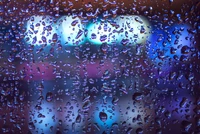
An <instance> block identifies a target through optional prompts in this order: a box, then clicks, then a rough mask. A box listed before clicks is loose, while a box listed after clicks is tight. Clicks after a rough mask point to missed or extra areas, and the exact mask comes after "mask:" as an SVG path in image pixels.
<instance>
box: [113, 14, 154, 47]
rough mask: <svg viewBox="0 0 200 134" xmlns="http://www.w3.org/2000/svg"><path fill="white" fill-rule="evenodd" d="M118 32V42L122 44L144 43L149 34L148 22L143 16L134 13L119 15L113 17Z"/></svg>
mask: <svg viewBox="0 0 200 134" xmlns="http://www.w3.org/2000/svg"><path fill="white" fill-rule="evenodd" d="M115 22H116V24H117V25H118V28H117V31H118V32H119V37H118V42H119V43H120V44H123V45H127V44H130V45H135V44H141V43H144V42H145V41H146V40H147V39H148V38H149V36H150V31H151V29H150V24H149V23H148V22H147V20H145V18H143V17H140V16H135V15H121V16H118V17H117V18H116V19H115Z"/></svg>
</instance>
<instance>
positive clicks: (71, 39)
mask: <svg viewBox="0 0 200 134" xmlns="http://www.w3.org/2000/svg"><path fill="white" fill-rule="evenodd" d="M57 31H58V36H59V37H60V40H61V43H62V45H64V44H66V45H69V46H77V45H81V44H83V43H84V41H85V29H84V25H83V24H82V23H81V20H80V18H78V17H73V16H62V17H61V18H60V19H59V20H58V21H57Z"/></svg>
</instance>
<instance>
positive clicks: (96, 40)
mask: <svg viewBox="0 0 200 134" xmlns="http://www.w3.org/2000/svg"><path fill="white" fill-rule="evenodd" d="M87 29H88V35H87V38H88V40H89V41H90V42H91V43H93V44H94V45H101V44H102V43H107V44H112V43H115V42H116V41H117V39H118V35H119V34H118V33H117V32H116V31H115V29H116V28H115V27H114V26H112V25H111V23H110V22H100V21H98V22H96V23H91V24H90V25H89V26H88V28H87Z"/></svg>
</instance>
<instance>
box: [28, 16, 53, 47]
mask: <svg viewBox="0 0 200 134" xmlns="http://www.w3.org/2000/svg"><path fill="white" fill-rule="evenodd" d="M54 34H56V30H55V26H54V22H53V18H52V17H50V16H31V17H30V18H29V20H28V21H27V23H26V32H25V41H26V42H27V43H28V44H31V45H42V44H47V45H49V44H50V43H51V42H52V38H53V35H54Z"/></svg>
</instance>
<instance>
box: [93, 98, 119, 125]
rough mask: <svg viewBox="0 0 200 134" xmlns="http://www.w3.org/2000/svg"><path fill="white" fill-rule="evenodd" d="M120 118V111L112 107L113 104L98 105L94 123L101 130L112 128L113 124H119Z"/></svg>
mask: <svg viewBox="0 0 200 134" xmlns="http://www.w3.org/2000/svg"><path fill="white" fill-rule="evenodd" d="M118 117H119V109H118V107H117V106H114V105H112V103H111V102H107V104H98V105H96V108H95V111H94V122H95V123H97V125H98V126H99V127H100V128H101V127H102V128H105V127H111V126H112V125H113V123H117V122H118V121H119V120H118Z"/></svg>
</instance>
